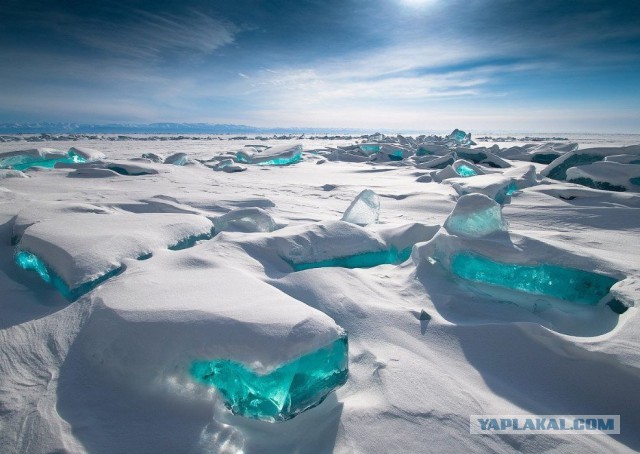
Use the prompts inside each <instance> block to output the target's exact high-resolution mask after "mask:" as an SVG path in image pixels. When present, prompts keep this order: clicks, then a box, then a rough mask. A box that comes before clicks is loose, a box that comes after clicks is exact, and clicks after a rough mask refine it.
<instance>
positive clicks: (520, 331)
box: [0, 133, 640, 453]
mask: <svg viewBox="0 0 640 454" xmlns="http://www.w3.org/2000/svg"><path fill="white" fill-rule="evenodd" d="M466 136H467V134H464V136H463V137H462V140H467V139H465V138H464V137H466ZM476 136H477V134H475V133H474V140H475V141H477V142H478V143H480V142H481V141H480V140H479V139H475V137H476ZM554 137H556V136H554ZM567 137H569V136H567ZM469 140H470V137H469ZM617 140H618V139H617V138H616V137H612V138H608V139H607V138H604V139H602V140H600V139H599V142H598V143H606V144H609V145H610V144H615V143H616V141H617ZM552 141H553V142H554V143H555V144H554V145H548V146H546V148H545V147H540V144H539V143H535V144H533V145H531V146H525V145H524V144H520V143H519V141H517V142H516V141H505V143H506V147H509V148H505V146H503V145H500V146H494V144H493V143H490V141H487V140H484V139H483V140H482V143H481V146H479V147H475V146H473V145H471V144H469V145H465V146H464V148H463V150H465V151H464V152H466V153H469V151H468V150H472V151H471V153H470V154H472V155H473V157H474V158H475V159H469V158H467V157H466V156H463V155H461V154H460V153H458V150H460V149H461V148H462V147H461V145H460V144H459V143H458V142H457V140H455V137H453V138H447V135H444V136H428V135H424V136H419V137H417V136H415V137H409V136H407V135H405V136H397V135H389V136H387V135H384V134H375V135H370V136H367V137H357V138H351V139H348V140H347V139H342V138H338V139H323V138H320V139H319V138H315V139H311V138H295V139H294V138H286V139H270V138H265V139H264V140H263V139H256V138H248V139H246V140H244V139H238V140H233V141H231V140H230V139H229V140H228V139H227V138H222V139H219V138H216V139H215V140H213V139H211V140H210V139H207V140H200V139H199V140H179V141H162V140H137V139H136V140H133V139H132V140H107V139H99V140H90V139H79V140H71V139H70V140H69V141H68V142H66V141H55V142H53V141H52V142H47V141H42V142H40V143H39V145H42V147H43V148H47V147H49V148H50V147H54V148H57V149H60V150H69V149H70V148H71V147H76V149H77V150H86V149H87V148H91V149H93V150H94V151H96V152H98V153H103V154H104V157H100V158H96V160H93V161H92V162H86V163H65V164H58V165H56V166H55V167H53V168H51V167H47V168H44V167H39V168H38V167H32V168H29V169H27V170H25V171H24V172H17V171H15V170H11V169H5V170H4V171H3V173H1V174H0V175H4V176H5V177H4V178H2V180H0V181H1V184H0V289H2V292H1V294H2V296H1V297H0V312H1V313H2V317H0V345H2V347H1V348H0V377H2V379H1V380H0V405H1V406H2V412H1V413H2V414H1V415H0V427H1V429H0V445H1V446H2V447H3V451H6V452H74V453H75V452H79V453H83V452H92V453H94V452H96V453H103V452H104V453H108V452H109V453H110V452H224V451H225V449H226V450H227V451H228V452H240V451H242V452H245V453H281V452H425V451H429V452H431V451H433V452H512V451H514V450H517V451H522V452H540V451H541V450H544V451H553V452H578V451H580V452H636V451H638V450H640V435H638V432H637V431H636V430H634V429H633V428H634V427H637V426H639V425H640V411H639V410H638V409H637V404H636V402H635V400H634V398H633V396H634V390H635V389H637V388H638V386H639V385H640V379H639V377H640V374H639V373H638V371H639V370H640V353H639V352H640V348H639V347H640V318H638V306H639V304H640V301H639V299H640V298H639V296H638V295H640V261H639V259H638V254H637V250H636V248H634V247H633V245H634V244H635V243H637V241H635V240H636V238H638V237H639V235H640V227H639V225H638V219H639V214H640V212H639V211H638V210H640V194H639V193H638V192H635V191H633V190H632V189H633V188H632V187H631V186H629V188H628V189H627V190H626V191H625V192H616V191H608V190H602V189H594V188H590V187H587V186H584V185H581V184H576V183H572V182H569V181H563V180H558V179H554V178H551V176H552V175H549V174H550V173H551V170H553V169H554V168H560V170H562V168H563V167H564V166H567V167H566V169H564V170H563V171H564V172H566V178H568V179H571V178H572V176H573V175H575V174H576V173H578V174H580V175H587V174H588V175H590V176H591V178H593V179H594V181H606V182H608V183H609V184H612V185H613V184H620V182H621V181H622V180H623V179H630V178H633V176H634V175H635V174H634V173H633V171H632V170H633V169H635V168H636V167H637V164H633V163H632V161H633V158H630V157H629V156H637V155H638V151H637V150H638V149H639V148H638V146H631V147H630V146H628V145H629V144H624V145H627V146H615V147H614V146H610V147H608V148H606V149H605V148H603V147H602V146H599V147H598V148H595V150H601V151H594V149H593V148H592V149H589V148H585V146H584V143H582V142H580V147H579V148H577V151H576V149H574V147H573V145H571V143H572V142H571V141H566V142H559V141H558V140H552ZM501 143H502V142H501ZM362 144H378V146H379V148H380V150H383V149H385V150H388V151H392V150H395V151H399V150H404V151H401V152H400V154H399V155H398V156H395V158H399V160H394V159H395V158H390V156H393V154H392V153H391V154H390V153H384V152H382V151H379V152H374V153H371V155H367V154H365V153H363V151H362V147H361V145H362ZM557 144H560V145H557ZM562 144H564V145H566V146H563V145H562ZM514 145H517V146H518V147H519V148H520V150H517V153H516V150H513V149H512V151H509V150H510V148H512V147H513V146H514ZM621 145H623V144H621ZM27 146H28V145H27ZM27 146H25V147H24V148H27ZM248 146H251V149H250V148H249V147H248ZM265 147H269V148H266V149H265ZM276 147H279V148H276ZM501 147H502V148H501ZM17 148H19V147H17V146H16V142H6V143H0V153H3V152H5V151H7V152H15V151H16V149H17ZM176 150H180V152H181V153H185V154H186V156H187V158H188V160H189V162H190V163H192V164H193V165H186V166H174V165H164V164H162V163H160V162H159V161H160V160H159V159H141V158H140V157H141V156H144V155H146V156H147V158H150V157H151V154H150V153H153V154H154V155H157V156H158V157H160V156H170V155H171V154H174V153H175V152H176ZM238 150H244V151H245V152H248V153H249V154H251V156H252V159H253V156H259V160H262V159H263V158H265V157H270V159H266V161H263V162H268V161H269V160H273V159H274V157H277V159H280V158H281V157H284V158H285V159H287V158H292V157H295V156H297V153H298V152H300V157H301V159H300V160H298V161H297V162H296V163H295V164H294V165H283V166H279V165H263V166H260V165H255V163H247V164H243V167H244V168H246V170H245V171H243V172H229V173H228V172H227V171H224V168H226V167H227V166H225V167H223V171H214V170H213V168H215V166H216V164H218V163H221V162H224V160H226V159H234V160H235V158H236V157H237V154H236V153H237V151H238ZM270 150H271V151H270ZM420 150H423V151H420ZM474 150H475V151H474ZM589 150H591V151H589ZM602 150H604V151H602ZM543 151H544V152H545V153H551V152H553V153H557V154H558V155H559V156H560V157H559V158H557V159H556V163H555V164H554V163H552V164H550V165H548V166H547V164H544V163H540V162H537V161H536V159H533V158H532V157H531V156H532V155H533V156H536V155H541V154H542V152H543ZM21 153H22V151H21ZM33 153H35V152H33ZM61 153H63V154H65V152H61ZM488 153H490V154H491V155H493V156H496V157H498V158H499V159H500V160H502V161H504V163H506V164H507V165H504V163H503V162H502V161H499V160H496V159H494V158H492V157H491V155H489V154H488ZM518 153H519V154H518ZM37 154H38V156H40V152H37ZM483 154H484V155H486V157H487V158H491V159H489V160H486V159H485V158H482V155H483ZM78 155H80V154H78ZM89 155H91V156H94V157H95V156H97V154H96V153H93V154H90V153H88V152H87V153H86V156H89ZM576 155H578V156H583V155H585V156H595V157H596V158H597V159H596V161H598V162H597V163H595V164H594V163H588V162H586V161H588V160H589V159H587V160H585V161H582V160H580V159H578V161H577V162H573V163H572V162H571V161H569V159H570V158H571V157H572V156H576ZM56 156H57V155H56ZM565 156H566V157H565ZM621 156H624V157H621ZM92 159H93V158H92ZM459 159H464V160H466V161H467V163H466V164H465V165H469V168H471V169H477V170H479V171H481V172H482V173H483V174H478V175H475V176H468V177H461V176H460V175H458V174H457V173H456V175H457V176H452V178H446V179H443V180H442V182H438V181H436V180H435V179H434V178H433V177H434V176H435V175H436V174H437V173H438V172H439V171H440V170H441V169H443V168H446V167H447V166H452V167H449V169H451V170H453V169H454V168H455V166H453V165H454V163H455V162H456V161H457V160H459ZM476 159H477V160H478V162H476ZM152 161H157V162H152ZM322 161H324V164H323V165H316V163H317V162H322ZM567 161H569V162H568V163H567ZM201 164H202V165H201ZM238 164H239V163H234V164H233V165H238ZM492 164H493V165H492ZM471 166H474V167H471ZM545 167H546V170H545ZM600 168H602V174H600V173H598V172H600V170H597V171H596V170H594V169H600ZM114 169H115V170H114ZM454 172H455V171H454ZM479 173H480V172H479ZM22 176H25V177H26V178H24V177H22ZM561 176H562V175H561ZM562 177H563V178H565V176H562ZM625 184H629V185H630V184H631V183H625ZM516 188H517V191H515V189H516ZM364 190H370V191H372V193H375V194H376V197H375V198H373V199H374V200H376V199H377V204H376V203H373V207H376V206H378V205H379V210H375V209H374V210H372V209H371V208H372V206H371V204H366V203H365V204H364V208H366V210H364V211H365V213H366V214H367V215H368V216H367V219H366V222H362V224H364V225H357V224H353V223H350V222H344V221H342V220H341V218H342V216H343V213H344V210H345V208H347V207H348V206H349V205H350V204H351V203H352V202H353V201H354V200H356V199H357V198H358V196H359V194H361V193H362V192H363V191H364ZM514 191H515V192H514ZM507 193H509V194H507ZM500 198H502V200H501V202H502V203H499V202H497V201H496V200H495V199H500ZM372 214H373V215H374V216H372ZM375 218H377V219H376V220H377V222H375V221H374V222H370V221H371V219H375ZM476 218H478V219H479V222H477V223H476V222H475V220H476ZM507 224H508V230H507ZM214 225H215V227H216V228H215V230H214V231H213V232H212V231H211V229H212V227H213V226H214ZM213 234H215V235H213ZM198 238H200V239H199V240H198ZM634 241H635V242H634ZM20 250H25V251H29V252H31V253H33V254H34V255H36V256H37V257H39V258H40V259H41V260H42V261H43V263H46V265H47V267H49V268H50V269H51V270H53V271H55V274H56V275H58V276H59V277H60V278H61V279H63V280H64V282H65V283H66V284H68V286H70V287H73V286H76V285H83V284H84V283H87V282H92V280H94V279H96V278H99V277H104V276H107V278H106V279H105V280H104V281H101V282H100V283H99V284H96V285H95V287H93V288H90V289H88V290H87V291H86V293H84V294H83V295H76V296H79V298H78V299H77V300H75V301H70V300H68V299H67V298H65V296H64V295H63V294H60V292H59V291H58V290H59V289H57V288H56V287H55V286H54V285H51V284H49V283H47V282H44V281H43V280H42V279H41V277H40V276H39V275H38V273H37V272H34V271H33V270H31V271H28V270H24V269H21V268H19V267H18V266H17V265H16V263H15V257H16V252H18V251H20ZM394 254H395V255H394ZM354 260H355V261H354ZM311 265H313V266H311ZM316 265H317V266H316ZM373 265H375V266H373ZM476 265H481V266H476ZM296 268H299V270H296ZM479 268H480V269H481V270H480V272H479V271H478V269H479ZM485 268H486V269H489V270H492V271H493V272H492V273H490V274H491V276H490V277H489V278H485V277H483V276H482V270H483V269H485ZM114 270H117V271H118V272H117V273H115V274H113V275H109V274H108V273H109V272H110V271H114ZM567 270H568V271H567ZM484 271H486V270H484ZM538 271H540V272H543V275H544V273H547V272H548V273H549V274H547V275H545V276H546V277H549V278H550V280H551V281H552V282H553V285H551V287H545V285H546V284H544V281H538V282H537V284H536V285H538V284H539V285H541V286H542V287H540V286H533V287H532V286H528V284H530V283H531V282H536V280H535V279H534V278H529V277H530V276H531V273H533V272H538ZM574 272H582V273H584V274H582V273H577V274H574ZM564 273H568V274H564ZM522 276H525V277H527V278H526V279H519V277H522ZM565 276H568V277H566V278H565ZM576 276H578V277H580V278H581V279H586V280H584V281H583V282H585V285H586V287H589V286H590V285H592V284H593V285H595V286H596V287H597V288H598V289H599V290H598V292H593V293H589V291H586V290H584V288H583V289H582V292H579V293H580V294H579V295H578V297H575V296H573V295H572V294H571V293H570V291H572V290H573V289H574V287H572V286H564V287H563V286H562V285H564V284H566V283H567V282H569V283H570V280H571V279H572V278H574V277H576ZM558 279H559V280H558ZM546 282H548V281H546ZM602 282H604V284H605V285H602V286H601V285H600V284H601V283H602ZM612 282H615V283H613V285H612V286H611V287H610V288H608V286H609V284H610V283H612ZM557 283H559V284H557ZM557 285H560V287H557ZM549 288H551V290H549ZM558 288H562V289H563V291H562V292H560V291H557V289H558ZM542 290H544V291H542ZM564 290H567V291H568V292H569V293H563V292H564ZM583 296H584V297H588V298H590V299H588V300H584V299H582V300H581V299H580V298H582V297H583ZM585 301H587V302H588V303H589V304H585ZM345 334H346V336H347V339H348V346H349V349H348V369H349V372H348V377H347V380H346V383H344V385H342V386H341V387H337V388H336V389H335V390H334V391H332V392H330V393H329V394H327V395H326V396H322V397H320V396H316V397H313V399H312V400H313V402H311V405H310V407H311V408H308V409H307V405H306V404H303V405H302V406H300V407H299V408H300V409H302V408H303V407H304V408H305V409H306V411H302V412H300V413H299V414H296V415H295V417H294V418H293V419H290V420H286V421H282V422H275V423H272V422H268V421H260V420H256V419H252V418H251V417H246V416H251V415H250V414H248V413H246V412H245V413H244V415H245V416H242V415H243V411H242V408H241V407H236V408H235V409H234V407H233V404H229V402H230V401H225V397H224V396H223V395H222V391H221V390H216V387H215V386H211V385H212V384H214V385H216V386H219V387H223V386H224V385H225V382H219V383H211V382H207V381H206V380H203V378H204V377H200V379H199V378H198V377H195V376H194V375H193V374H192V370H193V369H192V368H193V365H194V364H197V363H198V362H204V363H208V364H211V363H215V361H235V362H236V363H234V364H236V365H242V367H244V368H245V369H246V370H248V371H250V372H251V373H253V374H254V375H255V376H256V377H258V376H268V374H269V373H270V372H274V371H276V370H278V369H279V368H281V367H283V366H284V365H287V364H297V363H296V361H298V360H299V359H300V358H302V357H304V356H306V355H310V354H311V355H313V354H314V353H318V352H322V351H323V349H324V348H326V347H327V346H328V345H330V344H332V343H333V342H336V341H337V340H339V339H342V338H343V336H344V335H345ZM215 364H218V363H215ZM318 370H320V369H318ZM265 374H267V375H265ZM287 376H290V375H287ZM252 380H253V378H252ZM258 380H259V379H258ZM285 381H286V380H283V383H284V382H285ZM292 383H293V382H292ZM285 387H286V385H285V384H281V383H280V381H278V383H277V386H276V387H275V388H272V389H276V391H277V392H276V394H277V397H274V400H273V402H278V403H282V402H284V401H286V399H285V400H282V399H280V396H281V394H280V390H281V389H284V388H285ZM294 388H295V387H294ZM287 389H288V390H289V389H293V388H291V385H289V387H288V388H287ZM263 395H269V396H271V395H272V394H270V391H268V392H267V391H265V392H264V393H263ZM323 398H324V399H323ZM320 401H321V402H320ZM314 405H315V406H314ZM229 408H231V409H232V410H234V411H235V412H236V414H233V412H232V411H230V410H229ZM283 408H284V407H283ZM279 411H280V410H279ZM293 413H296V412H295V411H294V412H293ZM472 414H541V415H545V414H603V415H608V414H616V415H618V414H619V415H620V416H621V422H622V432H621V434H620V435H613V436H598V437H596V436H582V437H580V436H559V435H554V434H552V433H550V434H542V435H536V436H528V437H516V436H513V437H510V436H490V435H485V436H477V435H471V434H470V433H469V415H472ZM282 416H283V417H282V418H280V416H278V417H274V418H273V419H286V417H288V416H292V414H286V413H282ZM265 419H268V418H265Z"/></svg>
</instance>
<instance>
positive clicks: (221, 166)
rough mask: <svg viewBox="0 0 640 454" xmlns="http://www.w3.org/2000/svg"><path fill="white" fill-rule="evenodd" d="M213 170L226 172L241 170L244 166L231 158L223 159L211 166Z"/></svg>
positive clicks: (243, 169)
mask: <svg viewBox="0 0 640 454" xmlns="http://www.w3.org/2000/svg"><path fill="white" fill-rule="evenodd" d="M212 169H213V170H217V171H220V170H221V171H223V172H227V173H235V172H243V171H245V170H247V168H246V167H243V166H240V165H238V164H236V163H235V162H233V159H223V160H222V161H220V162H218V163H217V164H215V165H214V166H213V167H212Z"/></svg>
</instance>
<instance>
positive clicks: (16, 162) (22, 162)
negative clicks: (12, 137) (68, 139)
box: [0, 148, 86, 170]
mask: <svg viewBox="0 0 640 454" xmlns="http://www.w3.org/2000/svg"><path fill="white" fill-rule="evenodd" d="M85 161H86V159H85V158H84V157H83V156H81V155H78V154H75V153H73V152H71V151H70V152H68V153H67V152H64V151H60V150H56V149H53V148H32V149H28V150H18V151H8V152H4V153H0V169H9V168H10V169H14V170H26V169H28V168H30V167H35V166H37V167H48V168H52V167H54V166H55V165H56V163H59V162H60V163H75V162H85Z"/></svg>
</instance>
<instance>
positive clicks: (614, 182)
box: [567, 161, 640, 192]
mask: <svg viewBox="0 0 640 454" xmlns="http://www.w3.org/2000/svg"><path fill="white" fill-rule="evenodd" d="M567 181H568V182H570V183H577V184H581V185H583V186H588V187H590V188H594V189H604V190H606V191H617V192H623V191H634V192H640V165H637V164H621V163H619V162H610V161H600V162H594V163H593V164H589V165H581V166H578V167H571V168H569V169H567Z"/></svg>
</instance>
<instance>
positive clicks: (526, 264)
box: [415, 229, 625, 332]
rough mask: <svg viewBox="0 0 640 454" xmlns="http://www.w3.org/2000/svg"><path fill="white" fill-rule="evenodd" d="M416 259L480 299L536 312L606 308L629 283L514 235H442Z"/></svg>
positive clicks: (595, 263) (603, 267) (613, 270)
mask: <svg viewBox="0 0 640 454" xmlns="http://www.w3.org/2000/svg"><path fill="white" fill-rule="evenodd" d="M415 254H416V259H417V260H418V262H417V263H419V264H423V263H424V264H425V265H424V266H426V264H431V265H436V264H437V265H439V266H441V267H443V268H444V269H445V270H447V271H449V272H450V273H452V274H453V275H455V276H457V277H459V278H460V279H462V280H461V284H463V286H464V287H466V288H468V289H470V290H472V291H474V292H477V293H478V294H479V295H483V296H491V297H492V298H494V299H496V300H497V301H509V302H512V303H515V304H517V305H519V306H522V307H525V308H527V309H529V310H532V311H534V312H542V311H545V310H547V309H551V308H556V309H560V310H561V311H563V312H568V313H572V312H575V311H576V310H581V309H580V308H592V307H594V306H597V307H603V306H604V305H605V304H607V303H609V302H610V301H611V299H612V297H613V295H611V294H610V290H611V289H612V287H613V286H614V284H616V283H617V282H618V281H620V280H622V279H624V278H625V276H623V275H621V273H620V272H619V271H617V267H615V266H614V265H607V264H605V263H602V262H601V261H599V260H597V259H594V258H591V257H584V256H577V255H573V254H572V253H570V252H568V251H563V250H560V249H558V248H557V247H555V246H551V245H549V244H546V243H543V242H540V241H538V240H534V239H532V238H529V237H524V236H521V235H517V234H513V233H512V234H510V235H509V236H507V235H503V236H498V237H496V236H492V237H489V238H465V237H462V236H458V235H455V236H454V235H451V233H449V232H448V231H447V230H444V229H443V230H441V231H440V232H438V234H436V236H434V238H433V239H432V240H431V241H429V242H427V243H425V244H424V245H420V246H419V247H417V250H416V252H415ZM421 266H423V265H421ZM579 324H580V323H579V321H577V322H576V321H570V322H568V325H567V326H565V328H567V327H569V328H570V330H573V331H577V332H579V331H580V328H579Z"/></svg>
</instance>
